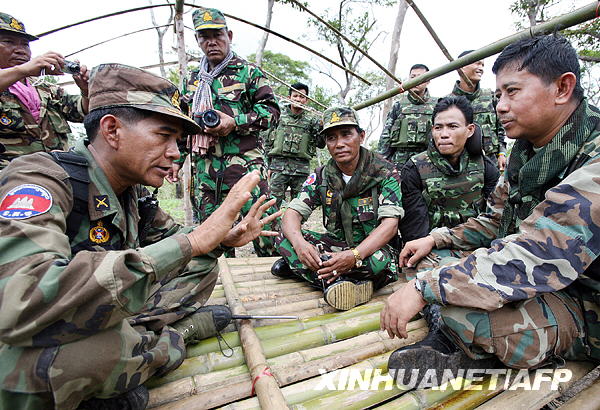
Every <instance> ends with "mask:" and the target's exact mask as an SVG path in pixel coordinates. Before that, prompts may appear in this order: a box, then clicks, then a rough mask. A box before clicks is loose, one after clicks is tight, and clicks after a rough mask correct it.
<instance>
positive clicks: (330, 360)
mask: <svg viewBox="0 0 600 410" xmlns="http://www.w3.org/2000/svg"><path fill="white" fill-rule="evenodd" d="M419 323H420V325H421V326H422V327H421V328H419V329H414V330H411V331H410V332H409V337H408V338H407V339H405V340H399V339H389V338H387V335H386V334H385V332H372V333H370V334H367V335H361V336H357V337H355V338H353V339H350V340H347V341H342V342H338V343H334V344H333V345H329V346H321V347H317V348H313V349H308V350H304V351H301V352H294V353H292V354H288V355H285V356H280V357H278V358H273V359H271V360H269V366H270V367H271V372H272V373H273V374H274V375H275V377H276V379H277V380H278V382H279V384H280V385H282V386H283V385H289V386H288V387H285V388H284V389H283V390H282V391H283V392H284V395H285V397H286V401H287V402H288V404H294V403H298V402H300V401H304V400H307V396H306V394H305V391H307V390H308V391H313V392H316V395H318V394H320V392H319V391H315V390H314V386H313V388H304V387H300V386H299V385H300V384H302V383H304V384H306V383H307V382H308V383H311V381H312V382H314V381H315V380H316V379H318V377H317V378H314V379H311V380H309V381H306V382H301V383H296V382H298V381H299V380H302V379H306V378H308V377H313V376H317V375H319V374H320V373H319V369H326V370H328V371H332V370H336V369H339V368H342V367H347V366H351V365H355V364H356V363H358V362H360V361H362V360H366V359H368V358H373V357H375V356H377V355H381V354H382V353H383V352H387V355H389V354H390V351H392V350H395V349H397V348H399V347H401V346H405V345H407V344H412V343H414V342H415V341H417V340H421V339H422V338H423V337H425V335H426V334H427V328H426V326H425V323H424V321H420V322H419ZM370 342H374V343H370ZM356 346H360V347H358V348H357V347H356ZM371 363H372V362H371ZM373 364H374V363H372V365H373ZM383 364H384V363H383V362H381V363H378V365H383ZM225 373H226V371H223V372H216V373H211V374H210V375H197V376H194V377H193V381H192V380H190V379H192V378H187V379H184V380H179V381H176V382H173V383H169V384H167V385H164V386H161V387H159V388H156V389H152V390H150V403H149V407H154V406H157V405H161V404H164V403H168V402H173V401H175V400H180V399H184V400H182V401H181V402H178V407H181V408H185V407H186V405H188V404H189V405H190V406H192V405H193V406H194V407H198V408H209V407H215V406H220V405H223V404H226V403H228V402H232V401H235V400H239V399H241V398H244V397H247V396H248V395H249V393H250V391H251V387H252V386H251V380H250V377H249V375H248V374H247V373H246V374H244V375H239V376H233V377H229V378H227V375H226V374H225ZM209 377H210V379H209ZM292 383H295V384H292ZM298 393H300V397H299V398H296V396H298ZM194 395H197V396H196V397H193V398H189V399H185V398H186V397H189V396H194ZM310 397H311V398H312V397H314V395H313V396H310ZM290 400H292V401H290ZM240 403H244V405H243V408H255V407H258V406H259V403H258V400H257V399H256V398H251V399H248V400H245V401H243V402H238V403H236V405H238V404H240ZM236 408H237V406H236ZM258 408H260V407H258Z"/></svg>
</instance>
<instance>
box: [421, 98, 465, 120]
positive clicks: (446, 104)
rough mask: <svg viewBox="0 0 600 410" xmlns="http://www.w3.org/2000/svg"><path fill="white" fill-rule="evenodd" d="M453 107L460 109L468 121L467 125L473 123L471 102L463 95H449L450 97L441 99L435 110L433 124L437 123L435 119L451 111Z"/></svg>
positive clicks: (432, 117) (432, 118)
mask: <svg viewBox="0 0 600 410" xmlns="http://www.w3.org/2000/svg"><path fill="white" fill-rule="evenodd" d="M451 107H456V108H458V109H459V110H460V111H461V112H462V113H463V115H464V116H465V120H466V121H467V125H469V124H472V123H473V107H472V106H471V103H470V102H469V100H467V99H466V98H465V97H464V96H462V95H449V96H448V97H444V98H440V99H439V100H438V102H437V104H436V105H435V107H434V109H433V115H432V116H431V122H435V117H436V116H437V115H438V114H439V113H440V112H444V111H447V110H449V109H450V108H451Z"/></svg>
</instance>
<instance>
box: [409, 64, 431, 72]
mask: <svg viewBox="0 0 600 410" xmlns="http://www.w3.org/2000/svg"><path fill="white" fill-rule="evenodd" d="M418 69H421V70H425V71H429V67H427V66H426V65H425V64H414V65H413V66H412V67H411V68H410V70H408V72H409V73H410V72H411V71H412V70H418Z"/></svg>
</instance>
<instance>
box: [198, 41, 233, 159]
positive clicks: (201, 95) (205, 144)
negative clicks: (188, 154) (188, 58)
mask: <svg viewBox="0 0 600 410" xmlns="http://www.w3.org/2000/svg"><path fill="white" fill-rule="evenodd" d="M232 58H233V52H232V51H231V50H229V53H228V54H227V56H226V57H225V58H224V59H223V61H221V62H220V63H219V64H218V65H217V66H216V67H215V68H213V69H212V70H211V71H210V72H209V71H208V58H206V56H204V57H202V59H201V60H200V71H199V72H198V80H199V81H200V83H199V84H198V89H197V90H196V92H195V93H194V101H193V104H192V113H193V114H196V113H201V112H203V111H206V110H209V109H212V108H213V103H212V93H211V85H212V83H213V81H214V80H215V78H217V77H218V76H219V75H220V74H221V72H222V71H223V70H224V69H225V67H227V64H229V62H230V61H231V59H232ZM192 117H193V115H192ZM190 140H191V149H192V152H196V153H198V152H199V153H200V155H205V154H206V152H207V151H208V149H209V148H210V147H212V146H213V145H215V144H216V143H217V141H218V138H217V137H215V136H214V135H209V134H206V133H204V132H200V133H199V134H196V135H192V137H191V139H190ZM190 140H188V141H190Z"/></svg>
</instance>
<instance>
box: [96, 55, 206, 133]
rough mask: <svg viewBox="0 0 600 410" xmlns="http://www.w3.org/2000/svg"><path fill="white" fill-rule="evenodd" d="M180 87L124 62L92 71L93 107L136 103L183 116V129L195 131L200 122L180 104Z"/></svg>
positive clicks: (132, 105)
mask: <svg viewBox="0 0 600 410" xmlns="http://www.w3.org/2000/svg"><path fill="white" fill-rule="evenodd" d="M179 97H180V94H179V90H178V89H177V87H176V86H175V84H173V83H172V82H170V81H169V80H165V79H164V78H162V77H159V76H157V75H154V74H152V73H150V72H148V71H144V70H142V69H140V68H136V67H130V66H127V65H123V64H101V65H99V66H97V67H94V68H93V69H92V73H91V75H90V85H89V98H90V111H93V110H97V109H99V108H109V107H133V108H139V109H140V110H146V111H154V112H157V113H160V114H164V115H168V116H171V117H176V118H180V119H182V120H183V125H184V129H185V131H184V133H185V134H196V133H198V132H199V131H200V127H199V126H198V124H196V123H195V122H194V120H192V119H191V118H190V117H188V116H187V115H185V114H184V113H183V112H182V111H181V108H180V106H179V103H180V102H179Z"/></svg>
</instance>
